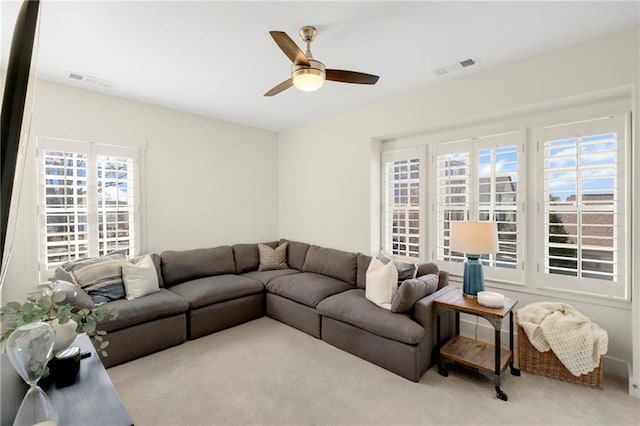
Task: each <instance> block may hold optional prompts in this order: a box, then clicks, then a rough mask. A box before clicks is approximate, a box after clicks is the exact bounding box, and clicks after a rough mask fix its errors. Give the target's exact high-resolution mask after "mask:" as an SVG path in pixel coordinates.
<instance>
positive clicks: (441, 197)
mask: <svg viewBox="0 0 640 426" xmlns="http://www.w3.org/2000/svg"><path fill="white" fill-rule="evenodd" d="M524 141H525V140H524V134H523V132H510V133H506V134H500V135H490V136H481V137H477V138H470V139H464V140H460V141H455V142H448V143H443V144H438V145H436V146H435V147H434V163H435V174H436V178H435V179H436V194H437V195H436V198H435V205H434V209H433V210H434V211H435V213H436V224H435V228H436V229H435V234H436V241H435V247H436V258H437V259H438V260H440V261H444V262H453V263H451V264H450V265H451V268H452V270H453V271H456V272H460V271H461V270H462V269H461V265H460V263H461V262H463V261H464V253H458V252H454V251H452V250H451V249H450V248H449V230H450V228H451V222H453V221H467V220H470V221H494V222H496V223H497V225H498V243H499V244H498V247H499V248H498V253H491V254H484V255H482V257H481V261H482V263H483V264H484V265H485V275H486V276H487V277H488V278H493V279H495V280H499V281H508V282H521V281H522V271H523V267H522V259H521V258H522V248H521V240H522V235H523V233H524V228H525V226H524V223H525V219H524V213H523V212H522V208H521V207H522V203H523V198H524V197H523V189H522V185H521V182H522V176H521V175H522V172H521V169H522V166H521V164H522V162H523V158H522V157H523V156H522V151H523V146H524ZM456 263H457V264H456Z"/></svg>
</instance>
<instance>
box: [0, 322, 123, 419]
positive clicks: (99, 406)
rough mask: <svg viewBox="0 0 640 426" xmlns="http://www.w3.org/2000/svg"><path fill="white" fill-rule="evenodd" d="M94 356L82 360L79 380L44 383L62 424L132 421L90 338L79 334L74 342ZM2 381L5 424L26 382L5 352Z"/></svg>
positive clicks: (0, 362) (1, 361)
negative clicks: (60, 384) (61, 385)
mask: <svg viewBox="0 0 640 426" xmlns="http://www.w3.org/2000/svg"><path fill="white" fill-rule="evenodd" d="M72 345H73V346H79V347H80V349H81V351H82V352H91V356H90V357H88V358H85V359H83V360H81V361H80V373H79V374H78V379H77V380H76V383H74V384H73V385H71V386H67V387H64V388H57V387H56V385H55V384H53V383H51V384H49V385H46V386H43V387H42V388H43V390H44V391H45V392H46V393H47V395H48V396H49V398H50V399H51V401H52V403H53V406H54V407H55V409H56V411H57V413H58V419H59V423H58V424H59V425H60V426H67V425H78V426H86V425H122V426H125V425H127V426H128V425H132V424H133V421H132V420H131V417H129V414H128V413H127V410H125V408H124V406H123V405H122V402H121V401H120V397H119V396H118V393H117V392H116V389H115V388H114V387H113V384H112V383H111V379H110V378H109V375H108V374H107V371H106V370H105V369H104V366H103V365H102V362H100V358H98V354H97V353H96V351H95V349H94V347H93V345H92V344H91V340H89V337H87V335H86V334H81V335H79V336H78V337H77V338H76V340H75V341H74V342H73V344H72ZM0 381H1V382H2V388H1V391H2V393H1V395H0V397H1V399H2V425H3V426H4V425H11V424H12V423H13V419H14V417H15V415H16V413H17V412H18V408H19V407H20V403H21V402H22V398H23V397H24V394H25V393H26V392H27V388H28V386H27V384H26V383H24V381H23V380H22V379H21V378H20V376H19V375H18V373H17V372H16V371H15V370H14V368H13V365H11V362H10V361H9V358H7V355H6V354H2V356H1V357H0Z"/></svg>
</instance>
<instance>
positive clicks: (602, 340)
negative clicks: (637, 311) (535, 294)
mask: <svg viewBox="0 0 640 426" xmlns="http://www.w3.org/2000/svg"><path fill="white" fill-rule="evenodd" d="M517 316H518V323H519V324H520V325H521V326H522V328H523V329H524V332H525V333H526V334H527V337H528V338H529V341H530V342H531V344H532V345H533V346H534V347H535V348H536V349H537V350H539V351H540V352H546V351H548V350H549V349H551V350H553V353H554V354H555V355H556V356H557V357H558V359H559V360H560V362H562V364H563V365H564V366H565V367H566V368H567V370H569V371H570V372H571V374H573V375H574V376H580V375H581V374H587V373H590V372H592V371H593V370H594V369H595V368H596V367H597V366H598V365H599V364H600V356H601V355H603V354H605V353H607V345H608V344H609V337H608V335H607V332H606V331H605V330H603V329H601V328H600V327H599V326H598V325H597V324H595V323H593V322H591V320H590V319H589V318H587V317H586V316H584V315H582V314H581V313H580V312H578V311H577V310H576V309H575V308H574V307H573V306H571V305H567V304H565V303H553V302H539V303H531V304H529V305H527V306H525V307H524V308H522V309H519V310H518V313H517Z"/></svg>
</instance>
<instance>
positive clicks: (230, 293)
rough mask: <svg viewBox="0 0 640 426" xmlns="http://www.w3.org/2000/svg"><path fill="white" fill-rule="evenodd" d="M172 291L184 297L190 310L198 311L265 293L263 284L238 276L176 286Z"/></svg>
mask: <svg viewBox="0 0 640 426" xmlns="http://www.w3.org/2000/svg"><path fill="white" fill-rule="evenodd" d="M171 291H173V292H175V293H176V294H179V295H180V296H182V297H183V298H184V299H185V300H186V301H187V303H188V304H189V308H191V309H196V308H201V307H203V306H208V305H213V304H214V303H219V302H224V301H226V300H232V299H237V298H239V297H243V296H249V295H252V294H257V293H262V292H264V285H262V283H260V282H258V281H256V280H252V279H250V278H246V277H241V276H238V275H216V276H215V277H205V278H199V279H196V280H192V281H187V282H186V283H182V284H178V285H174V286H173V287H171Z"/></svg>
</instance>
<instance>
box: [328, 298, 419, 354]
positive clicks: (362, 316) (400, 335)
mask: <svg viewBox="0 0 640 426" xmlns="http://www.w3.org/2000/svg"><path fill="white" fill-rule="evenodd" d="M316 309H317V310H318V312H319V313H320V315H323V316H326V317H329V318H332V319H334V320H337V321H342V322H345V323H347V324H351V325H353V326H355V327H359V328H362V329H363V330H366V331H368V332H370V333H373V334H376V335H378V336H382V337H386V338H388V339H392V340H396V341H398V342H402V343H407V344H409V345H415V344H417V343H419V342H420V340H421V339H422V338H423V337H424V335H425V331H424V329H423V328H422V327H421V326H420V325H419V324H418V323H416V322H415V321H413V320H412V319H411V318H410V317H409V316H408V315H406V314H400V313H394V312H391V311H388V310H386V309H382V308H380V307H378V306H376V305H374V304H373V303H371V302H369V301H368V300H367V299H366V298H365V297H364V290H362V289H353V290H349V291H345V292H344V293H340V294H336V295H335V296H331V297H329V298H327V299H325V300H323V301H322V302H320V303H319V304H318V306H317V307H316Z"/></svg>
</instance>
